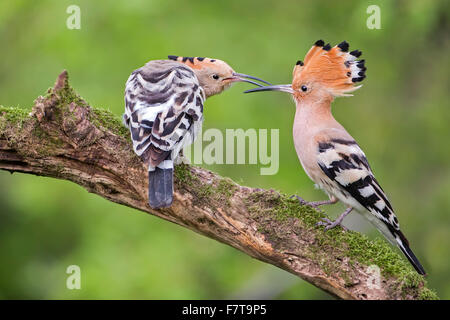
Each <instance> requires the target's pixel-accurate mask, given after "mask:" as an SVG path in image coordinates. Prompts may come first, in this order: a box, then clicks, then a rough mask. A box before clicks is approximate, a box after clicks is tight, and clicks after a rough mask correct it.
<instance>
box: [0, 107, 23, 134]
mask: <svg viewBox="0 0 450 320" xmlns="http://www.w3.org/2000/svg"><path fill="white" fill-rule="evenodd" d="M29 113H30V111H29V110H25V109H23V108H18V107H4V106H0V118H4V120H2V121H0V129H1V130H3V129H5V127H6V125H7V124H9V125H15V126H19V127H22V125H23V123H24V122H25V121H26V120H27V119H29V116H28V114H29Z"/></svg>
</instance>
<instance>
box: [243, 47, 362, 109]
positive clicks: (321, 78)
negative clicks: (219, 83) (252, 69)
mask: <svg viewBox="0 0 450 320" xmlns="http://www.w3.org/2000/svg"><path fill="white" fill-rule="evenodd" d="M348 48H349V45H348V43H347V42H345V41H343V42H341V43H340V44H338V45H337V46H334V47H331V46H330V45H329V44H327V45H324V42H323V41H322V40H318V41H317V42H316V43H315V44H314V46H313V47H312V48H311V49H310V50H309V51H308V53H307V54H306V56H305V59H304V62H302V61H297V63H296V65H295V67H294V71H293V79H292V84H287V85H275V86H265V87H260V88H256V89H251V90H247V91H245V92H246V93H248V92H259V91H283V92H287V93H291V94H292V95H293V97H294V99H295V100H296V101H297V102H314V101H321V100H330V101H331V100H333V99H334V97H342V96H351V95H350V94H349V93H351V92H353V91H355V90H357V89H359V88H360V87H361V85H359V86H355V84H356V83H357V82H360V81H362V80H363V79H364V78H365V77H366V76H365V71H366V67H365V66H364V60H360V61H359V60H356V59H357V58H358V57H359V56H361V51H358V50H354V51H352V52H348Z"/></svg>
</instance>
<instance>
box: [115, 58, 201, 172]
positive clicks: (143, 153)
mask: <svg viewBox="0 0 450 320" xmlns="http://www.w3.org/2000/svg"><path fill="white" fill-rule="evenodd" d="M204 100H205V95H204V91H203V89H202V88H201V87H200V86H199V83H198V79H197V77H196V76H195V74H194V72H193V71H192V70H191V69H190V68H188V67H186V66H184V65H182V64H181V63H177V62H172V61H151V62H149V63H148V64H147V65H145V66H144V67H142V68H140V69H138V70H136V71H134V72H133V73H132V74H131V76H130V77H129V79H128V81H127V84H126V90H125V114H124V122H125V125H127V126H128V128H129V129H130V132H131V138H132V140H133V148H134V151H135V152H136V154H137V155H139V156H140V157H142V158H143V159H144V160H145V161H149V165H151V166H153V167H155V166H157V165H158V164H159V163H161V162H162V161H164V160H165V159H168V158H171V159H172V160H173V158H174V157H176V156H177V155H178V152H179V151H180V150H181V149H182V147H183V146H184V145H185V144H188V143H191V142H192V141H193V140H194V139H195V134H196V129H197V128H198V127H200V126H201V122H202V120H203V102H204Z"/></svg>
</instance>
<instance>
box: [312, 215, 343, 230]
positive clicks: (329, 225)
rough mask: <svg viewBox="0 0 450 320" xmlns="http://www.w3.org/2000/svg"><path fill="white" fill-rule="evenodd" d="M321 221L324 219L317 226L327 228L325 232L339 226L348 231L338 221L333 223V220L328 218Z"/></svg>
mask: <svg viewBox="0 0 450 320" xmlns="http://www.w3.org/2000/svg"><path fill="white" fill-rule="evenodd" d="M321 219H322V221H319V222H317V223H316V226H325V231H328V230H330V229H333V228H335V227H337V226H341V228H342V229H344V230H345V231H347V228H346V227H344V226H343V225H342V224H341V221H338V220H336V221H331V220H330V219H328V218H321Z"/></svg>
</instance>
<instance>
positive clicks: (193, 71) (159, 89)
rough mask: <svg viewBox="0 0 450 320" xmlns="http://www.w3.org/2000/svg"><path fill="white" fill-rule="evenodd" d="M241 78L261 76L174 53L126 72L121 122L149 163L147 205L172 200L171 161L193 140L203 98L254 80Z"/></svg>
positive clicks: (223, 63)
mask: <svg viewBox="0 0 450 320" xmlns="http://www.w3.org/2000/svg"><path fill="white" fill-rule="evenodd" d="M244 78H251V79H256V80H260V79H258V78H255V77H251V76H247V75H244V74H238V73H235V72H234V71H233V69H232V68H231V67H230V66H228V65H227V64H226V63H225V62H223V61H221V60H218V59H209V58H198V57H195V58H193V57H177V56H169V60H154V61H150V62H148V63H147V64H146V65H145V66H143V67H142V68H139V69H137V70H135V71H133V72H132V73H131V75H130V77H129V78H128V81H127V83H126V88H125V114H124V116H123V121H124V124H125V125H126V126H127V127H128V128H129V130H130V134H131V139H132V141H133V149H134V151H135V152H136V154H137V155H138V156H140V157H141V159H142V160H143V161H144V162H145V163H146V164H147V165H148V172H149V204H150V206H151V207H153V208H162V207H168V206H170V205H171V204H172V201H173V181H172V180H173V168H174V162H175V164H176V163H177V162H179V161H181V160H182V158H181V157H180V156H179V155H180V153H181V152H182V150H183V147H185V146H187V145H189V144H190V143H192V142H193V141H194V140H195V138H196V136H197V133H198V132H199V130H200V128H201V126H202V122H203V104H204V102H205V100H206V98H207V97H209V96H212V95H214V94H218V93H220V92H222V91H223V90H225V89H226V88H228V87H229V86H230V85H231V84H232V83H233V82H237V81H245V82H251V83H253V84H257V83H255V82H253V81H251V80H247V79H244ZM260 81H262V80H260ZM263 82H264V81H263ZM257 85H259V84H257Z"/></svg>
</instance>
